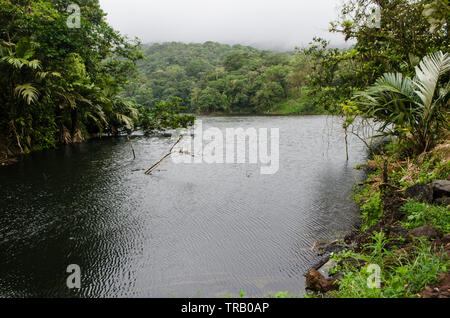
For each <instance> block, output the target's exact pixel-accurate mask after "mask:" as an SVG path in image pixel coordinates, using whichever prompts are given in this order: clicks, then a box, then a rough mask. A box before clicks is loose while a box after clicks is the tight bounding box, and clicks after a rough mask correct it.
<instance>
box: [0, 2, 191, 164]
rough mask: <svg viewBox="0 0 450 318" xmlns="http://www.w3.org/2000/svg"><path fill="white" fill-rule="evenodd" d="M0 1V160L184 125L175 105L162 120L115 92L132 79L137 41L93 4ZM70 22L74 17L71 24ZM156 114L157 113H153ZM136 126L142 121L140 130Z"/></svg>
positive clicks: (166, 106)
mask: <svg viewBox="0 0 450 318" xmlns="http://www.w3.org/2000/svg"><path fill="white" fill-rule="evenodd" d="M70 5H73V1H69V0H33V1H25V0H24V1H9V0H0V72H1V74H2V76H1V78H0V105H1V108H0V154H1V159H0V160H7V159H8V157H11V156H15V155H17V154H24V153H29V152H31V151H33V150H40V149H45V148H51V147H55V146H56V145H57V144H58V143H64V144H68V143H76V142H81V141H83V140H85V139H87V138H89V137H90V136H93V135H102V134H104V133H109V134H112V135H116V134H117V133H118V132H119V131H120V130H121V129H132V128H134V127H136V126H145V127H146V128H148V129H150V130H151V129H159V128H164V126H170V127H172V126H175V127H177V126H178V125H185V124H186V123H187V122H188V121H189V120H190V118H186V117H177V116H176V112H177V110H176V109H175V107H174V105H175V104H174V103H163V104H161V105H160V106H159V110H161V109H165V110H167V111H166V112H164V114H165V116H163V118H160V117H159V118H156V117H155V116H156V114H155V113H154V112H150V111H148V110H144V109H143V108H142V107H139V105H137V104H135V103H133V102H132V101H130V100H126V99H124V98H123V97H121V96H120V95H119V93H120V92H121V91H122V89H123V87H124V86H125V85H126V84H127V82H128V80H129V79H130V78H133V77H134V76H135V75H136V66H135V65H136V62H137V61H138V60H140V59H141V58H142V57H143V56H142V53H141V51H140V43H139V41H137V40H136V41H131V40H129V39H127V38H126V37H124V36H122V35H120V33H119V32H117V31H115V30H114V29H113V28H112V27H110V26H109V25H108V24H107V22H106V21H105V13H104V12H103V11H102V9H101V8H100V6H99V3H98V0H80V1H77V5H78V6H79V9H80V11H81V12H83V13H84V14H82V15H81V16H80V17H79V25H78V26H73V25H72V24H71V23H73V21H76V18H75V17H72V16H71V14H72V13H73V11H71V10H68V8H70ZM74 19H75V20H74ZM158 115H159V114H158ZM142 123H145V125H143V124H142Z"/></svg>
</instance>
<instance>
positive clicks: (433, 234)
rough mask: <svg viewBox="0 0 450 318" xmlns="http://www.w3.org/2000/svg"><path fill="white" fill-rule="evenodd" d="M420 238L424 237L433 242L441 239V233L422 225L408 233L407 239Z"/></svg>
mask: <svg viewBox="0 0 450 318" xmlns="http://www.w3.org/2000/svg"><path fill="white" fill-rule="evenodd" d="M421 236H425V237H426V238H428V239H430V240H434V239H438V238H441V237H442V231H441V230H439V229H436V228H434V227H432V226H429V225H424V226H420V227H416V228H415V229H412V230H411V231H409V233H408V237H421Z"/></svg>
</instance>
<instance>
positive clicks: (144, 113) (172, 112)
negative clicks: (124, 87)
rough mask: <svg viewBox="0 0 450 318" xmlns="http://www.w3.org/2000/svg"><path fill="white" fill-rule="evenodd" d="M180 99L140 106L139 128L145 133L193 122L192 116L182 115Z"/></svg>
mask: <svg viewBox="0 0 450 318" xmlns="http://www.w3.org/2000/svg"><path fill="white" fill-rule="evenodd" d="M180 102H181V99H179V98H173V99H171V100H170V101H167V102H165V101H162V102H159V103H157V104H156V105H155V107H152V108H149V107H145V106H144V107H142V109H141V113H140V120H139V121H140V123H141V128H142V129H143V130H144V131H145V132H146V133H151V132H154V131H162V130H165V129H168V128H173V129H175V128H186V127H188V126H191V125H193V124H194V120H195V118H194V116H192V115H182V114H180V112H182V111H183V110H184V108H183V107H181V106H180Z"/></svg>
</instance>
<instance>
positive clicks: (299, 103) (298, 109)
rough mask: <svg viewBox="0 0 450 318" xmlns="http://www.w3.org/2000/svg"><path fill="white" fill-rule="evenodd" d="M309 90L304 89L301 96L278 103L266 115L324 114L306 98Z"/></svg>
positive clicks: (322, 110) (323, 111)
mask: <svg viewBox="0 0 450 318" xmlns="http://www.w3.org/2000/svg"><path fill="white" fill-rule="evenodd" d="M308 92H309V89H308V88H307V87H304V88H303V89H302V93H301V96H300V97H298V98H292V99H288V100H286V101H283V102H281V103H278V104H277V105H275V106H274V107H272V109H271V110H270V111H268V112H267V114H270V115H313V114H324V113H325V110H324V109H322V108H320V107H318V106H317V105H315V104H314V103H313V101H312V99H311V98H310V97H309V96H308Z"/></svg>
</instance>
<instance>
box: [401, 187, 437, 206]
mask: <svg viewBox="0 0 450 318" xmlns="http://www.w3.org/2000/svg"><path fill="white" fill-rule="evenodd" d="M405 198H407V199H416V200H418V201H420V202H426V203H431V202H432V201H433V188H432V187H431V186H430V185H428V184H424V183H417V184H415V185H413V186H410V187H409V188H408V189H406V191H405Z"/></svg>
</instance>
